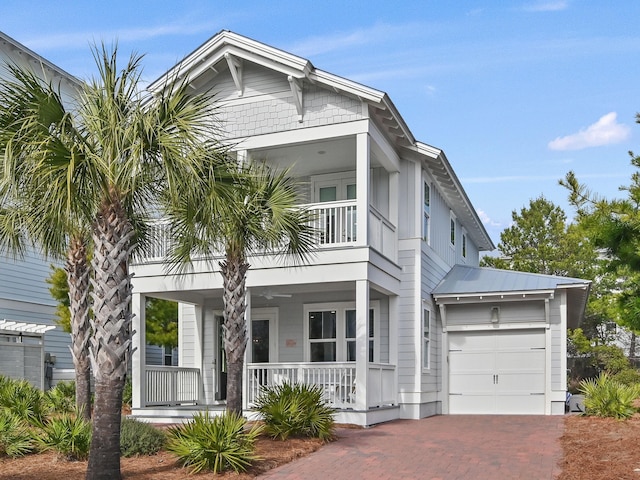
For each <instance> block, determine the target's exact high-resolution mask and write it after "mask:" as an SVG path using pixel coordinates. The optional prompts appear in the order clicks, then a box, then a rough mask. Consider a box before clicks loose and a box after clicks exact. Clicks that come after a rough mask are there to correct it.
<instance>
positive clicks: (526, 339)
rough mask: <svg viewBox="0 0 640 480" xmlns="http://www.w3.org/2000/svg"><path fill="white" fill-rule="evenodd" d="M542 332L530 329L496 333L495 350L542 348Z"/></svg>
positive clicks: (543, 342) (543, 339) (543, 343)
mask: <svg viewBox="0 0 640 480" xmlns="http://www.w3.org/2000/svg"><path fill="white" fill-rule="evenodd" d="M544 346H545V338H544V333H543V332H542V331H541V330H540V331H530V330H513V331H511V332H501V333H499V334H496V349H497V350H512V349H521V350H529V349H531V348H544Z"/></svg>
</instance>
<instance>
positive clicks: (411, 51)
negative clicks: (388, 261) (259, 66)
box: [0, 0, 640, 244]
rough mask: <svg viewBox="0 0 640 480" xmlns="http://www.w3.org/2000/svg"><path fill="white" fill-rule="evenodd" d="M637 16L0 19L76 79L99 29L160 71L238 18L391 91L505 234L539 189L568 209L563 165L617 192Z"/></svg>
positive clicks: (38, 4) (170, 9) (487, 11)
mask: <svg viewBox="0 0 640 480" xmlns="http://www.w3.org/2000/svg"><path fill="white" fill-rule="evenodd" d="M27 5H28V6H27ZM79 5H82V6H81V7H79ZM638 18H640V2H636V1H632V0H626V1H619V2H602V1H596V0H593V1H589V0H583V1H580V0H512V1H508V2H507V1H498V0H494V1H455V2H450V1H445V0H441V1H429V0H423V1H397V2H389V1H377V0H368V1H349V0H342V1H333V0H324V1H321V2H318V1H306V0H297V1H266V0H263V1H258V0H255V1H242V0H236V1H233V2H231V1H214V0H211V1H204V0H199V1H198V0H196V1H189V2H176V1H162V0H160V1H158V0H156V1H153V2H149V1H135V0H133V1H132V0H129V1H127V2H124V1H121V0H110V1H100V2H93V1H85V2H71V1H56V2H52V1H50V0H49V1H27V2H25V1H24V0H20V1H17V0H3V1H2V2H1V3H0V19H1V20H0V30H2V31H3V32H5V33H6V34H8V35H9V36H11V37H13V38H15V39H16V40H18V41H19V42H21V43H23V44H25V45H26V46H28V47H29V48H31V49H32V50H34V51H36V52H37V53H39V54H41V55H42V56H44V57H45V58H47V59H49V60H51V61H52V62H54V63H56V64H57V65H59V66H60V67H62V68H64V69H65V70H67V71H68V72H70V73H72V74H74V75H76V76H79V77H81V78H87V77H89V76H91V75H92V74H93V73H94V72H95V70H94V62H93V59H92V57H91V53H90V49H89V45H90V44H91V43H92V42H94V41H97V42H100V41H105V42H106V43H111V42H112V41H113V40H116V39H117V40H118V42H119V47H120V50H121V51H122V52H123V53H127V54H128V53H129V52H131V51H134V50H135V51H137V52H139V53H145V54H146V57H145V62H144V65H145V78H146V79H147V80H149V81H151V80H154V79H155V78H156V77H158V76H159V75H160V74H162V73H163V72H164V71H166V70H167V69H168V68H170V67H171V66H173V65H174V64H175V63H176V62H177V61H178V60H180V59H181V58H182V57H184V56H185V55H187V54H188V53H190V52H191V51H193V50H194V49H196V48H197V47H198V46H199V45H201V44H202V43H203V42H204V41H206V40H207V39H208V38H209V37H211V36H212V35H214V34H215V33H216V32H218V31H219V30H222V29H228V30H232V31H235V32H237V33H239V34H242V35H246V36H249V37H251V38H253V39H255V40H258V41H261V42H264V43H267V44H269V45H272V46H274V47H278V48H281V49H283V50H286V51H289V52H291V53H294V54H297V55H300V56H302V57H305V58H308V59H309V60H311V61H312V63H313V64H314V65H315V66H316V67H317V68H320V69H323V70H326V71H329V72H331V73H334V74H337V75H341V76H343V77H347V78H349V79H352V80H355V81H358V82H361V83H364V84H365V85H368V86H370V87H373V88H376V89H379V90H382V91H385V92H387V93H388V94H389V95H390V97H391V99H392V100H393V102H394V103H395V105H396V107H397V108H398V110H399V111H400V113H401V114H402V115H403V117H404V118H405V120H406V121H407V123H408V125H409V127H410V129H411V131H412V132H413V134H414V136H415V137H416V138H418V139H419V140H421V141H423V142H425V143H428V144H430V145H433V146H436V147H438V148H441V149H443V150H444V151H445V153H446V154H447V157H448V159H449V161H450V162H451V164H452V165H453V168H454V169H455V171H456V173H457V175H458V177H459V178H460V180H461V182H462V184H463V185H464V187H465V189H466V191H467V194H468V195H469V198H470V199H471V201H472V203H473V204H474V206H475V207H476V210H477V211H478V212H479V215H480V217H481V218H482V219H483V221H484V222H485V226H486V228H487V230H488V231H489V233H490V235H491V237H492V238H493V239H494V242H495V243H496V244H497V243H498V241H499V235H500V232H501V231H502V229H503V228H505V227H507V226H509V224H510V221H511V212H512V210H520V208H522V207H524V206H527V205H528V203H529V200H530V199H532V198H536V197H538V196H539V195H541V194H543V195H544V196H545V197H546V198H548V199H550V200H552V201H553V202H554V203H556V204H558V205H560V206H561V207H563V208H564V209H565V210H566V211H567V213H568V216H569V217H572V216H573V211H572V210H571V209H570V207H569V206H568V204H567V202H566V197H567V195H566V191H565V190H564V189H563V188H562V187H560V186H559V185H558V180H559V179H560V178H563V177H564V175H565V174H566V172H567V171H569V170H574V171H575V172H576V174H577V176H578V178H579V179H580V180H582V181H583V182H585V183H587V184H588V185H589V186H590V188H591V189H592V190H594V191H596V192H598V193H600V194H602V195H604V196H607V197H609V198H613V197H617V196H621V195H622V194H621V193H620V192H619V191H618V187H619V186H620V185H624V184H628V183H629V180H630V175H631V173H632V168H631V166H630V163H629V156H628V151H629V150H635V151H638V152H639V153H640V140H639V139H640V125H637V124H636V123H635V114H636V112H639V111H640V72H639V70H640V61H639V59H640V33H638V25H637V19H638Z"/></svg>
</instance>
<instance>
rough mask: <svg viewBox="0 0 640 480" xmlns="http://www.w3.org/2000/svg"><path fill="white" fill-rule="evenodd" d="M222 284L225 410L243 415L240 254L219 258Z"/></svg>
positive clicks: (242, 276) (243, 268)
mask: <svg viewBox="0 0 640 480" xmlns="http://www.w3.org/2000/svg"><path fill="white" fill-rule="evenodd" d="M220 267H221V273H222V280H223V285H224V293H223V300H224V349H225V353H226V355H227V410H228V411H229V412H235V413H238V414H240V415H242V374H243V367H244V352H245V350H246V348H247V326H246V320H245V317H244V313H245V308H246V304H245V300H246V298H245V296H246V288H245V282H246V275H247V270H248V269H249V264H248V263H247V262H246V261H244V259H242V258H236V259H231V260H229V259H228V260H226V261H222V262H220Z"/></svg>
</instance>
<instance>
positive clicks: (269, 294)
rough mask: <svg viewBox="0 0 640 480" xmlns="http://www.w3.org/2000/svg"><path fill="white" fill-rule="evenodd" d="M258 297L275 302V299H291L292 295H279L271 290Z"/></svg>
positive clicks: (263, 291) (264, 291)
mask: <svg viewBox="0 0 640 480" xmlns="http://www.w3.org/2000/svg"><path fill="white" fill-rule="evenodd" d="M258 296H259V297H263V298H266V299H267V300H273V299H274V298H291V294H290V293H278V292H274V291H273V290H269V289H266V290H262V292H261V293H259V294H258Z"/></svg>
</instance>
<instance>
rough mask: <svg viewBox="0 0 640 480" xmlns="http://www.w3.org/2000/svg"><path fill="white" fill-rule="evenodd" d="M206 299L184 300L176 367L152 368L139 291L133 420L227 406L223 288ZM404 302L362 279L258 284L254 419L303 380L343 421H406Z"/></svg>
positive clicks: (246, 399)
mask: <svg viewBox="0 0 640 480" xmlns="http://www.w3.org/2000/svg"><path fill="white" fill-rule="evenodd" d="M299 273H303V272H299ZM307 273H309V272H307ZM249 283H250V282H249ZM174 293H175V297H176V299H180V298H181V294H180V293H179V292H174ZM183 293H184V292H183ZM201 293H205V295H204V298H203V301H202V302H201V303H197V304H193V303H184V302H182V303H181V304H180V315H179V347H178V348H179V351H180V355H179V358H180V365H179V366H176V367H167V366H156V365H146V364H145V362H144V358H145V355H144V349H145V345H144V343H143V342H141V340H140V339H141V338H144V331H145V326H144V323H143V320H144V314H145V313H144V308H143V306H144V303H145V297H146V295H143V294H134V302H133V303H134V312H136V316H135V317H134V330H135V332H136V333H135V334H134V346H135V348H136V350H135V351H134V353H133V359H132V360H133V361H132V367H133V368H132V377H133V406H132V407H133V408H132V414H133V415H134V416H136V417H139V418H142V419H148V420H149V421H154V422H161V421H175V420H176V419H181V420H183V419H185V418H189V417H190V416H191V415H192V414H193V413H194V412H196V411H202V410H210V411H223V410H224V408H225V399H226V359H225V354H224V345H223V341H222V335H221V333H222V325H223V317H222V314H221V311H222V308H221V307H222V304H221V296H220V292H219V291H218V289H213V290H208V291H207V292H201ZM149 296H151V294H149ZM167 296H168V295H167V292H164V295H163V298H167ZM182 298H185V297H184V296H182ZM190 298H192V296H191V297H190ZM397 298H398V297H397V296H395V295H390V294H389V292H387V291H385V290H384V289H383V288H381V287H380V286H379V285H375V284H373V283H372V282H369V281H361V280H359V281H351V282H336V283H329V282H324V283H322V285H312V284H306V285H294V284H289V285H280V286H278V287H275V286H270V287H257V286H252V287H250V288H249V294H248V299H247V302H248V305H249V306H248V308H247V312H246V321H247V327H248V329H247V336H248V343H247V350H246V355H245V368H244V375H243V386H242V387H243V407H244V410H245V412H246V414H247V415H248V416H250V417H251V416H253V415H254V411H253V408H254V405H255V400H256V398H257V397H258V395H259V394H260V392H261V390H262V389H263V388H264V387H266V386H272V385H280V384H282V383H284V382H298V383H306V384H313V385H319V386H320V387H321V389H322V392H323V397H324V400H325V401H326V402H327V403H328V404H329V405H331V406H332V407H333V408H335V409H336V411H337V414H336V419H337V421H340V422H348V423H355V424H360V425H370V424H374V423H379V422H381V421H386V420H389V419H392V418H398V416H399V409H398V399H397V395H398V388H397V370H396V365H397V351H396V349H395V347H394V346H395V345H396V344H397V341H396V338H395V335H396V333H395V332H396V331H397V327H396V321H397V309H398V300H397ZM367 307H368V308H367Z"/></svg>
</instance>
